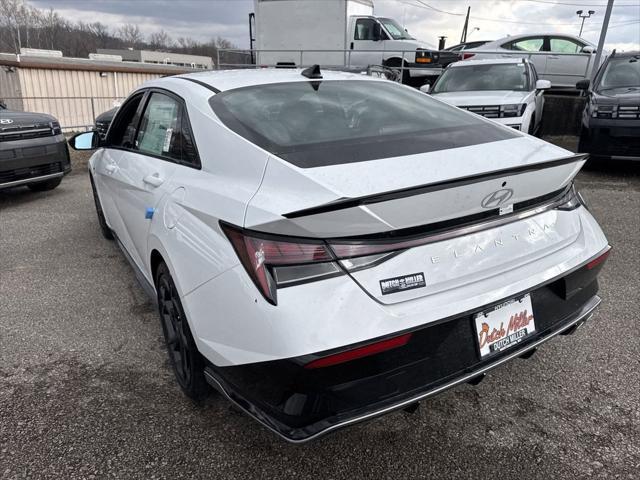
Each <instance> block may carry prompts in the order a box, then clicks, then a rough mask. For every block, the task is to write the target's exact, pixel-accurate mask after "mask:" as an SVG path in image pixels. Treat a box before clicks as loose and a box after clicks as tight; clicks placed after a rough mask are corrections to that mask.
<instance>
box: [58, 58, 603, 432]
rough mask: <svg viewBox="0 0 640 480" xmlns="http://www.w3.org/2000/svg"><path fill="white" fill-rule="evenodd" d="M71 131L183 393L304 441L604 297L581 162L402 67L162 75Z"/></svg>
mask: <svg viewBox="0 0 640 480" xmlns="http://www.w3.org/2000/svg"><path fill="white" fill-rule="evenodd" d="M70 142H71V145H72V146H73V147H74V148H76V149H91V148H96V147H97V149H96V151H95V153H94V154H93V156H92V157H91V160H90V162H89V173H90V178H91V185H92V187H93V191H94V195H95V202H96V209H97V212H98V220H99V223H100V227H101V229H102V232H103V234H104V235H105V237H107V238H113V237H115V238H117V239H118V240H119V242H120V244H121V245H122V248H123V251H124V252H126V255H125V256H127V257H128V258H129V259H130V261H131V262H132V265H133V267H134V269H135V271H136V272H137V274H138V276H139V278H140V279H141V282H142V283H143V285H144V286H145V289H146V290H147V291H148V292H149V293H150V294H151V295H153V297H154V298H155V299H156V300H157V303H158V306H159V312H160V320H161V323H162V326H163V329H164V334H165V339H166V342H167V348H168V352H169V358H170V360H171V364H172V365H173V369H174V372H175V376H176V379H177V381H178V383H179V384H180V386H181V387H182V389H183V390H184V392H185V393H186V394H187V395H189V396H191V397H193V398H202V397H203V396H205V395H206V394H207V391H208V386H209V385H211V386H212V387H213V388H214V389H216V390H217V391H219V392H221V393H222V394H223V395H224V396H226V397H228V398H229V399H230V400H231V401H232V402H234V403H236V404H237V405H238V406H239V408H241V409H242V410H243V411H245V412H246V413H248V414H249V415H251V416H252V417H254V418H255V419H256V420H258V421H259V422H261V423H263V424H264V425H266V426H267V427H268V428H270V429H272V430H273V431H274V432H277V433H278V434H279V435H281V436H282V437H284V438H285V439H287V440H290V441H292V442H303V441H307V440H310V439H312V438H315V437H317V436H319V435H322V434H324V433H327V432H330V431H333V430H335V429H337V428H340V427H344V426H347V425H351V424H353V423H355V422H359V421H363V420H367V419H370V418H373V417H375V416H378V415H381V414H384V413H387V412H390V411H392V410H395V409H399V408H408V407H411V406H413V405H415V404H416V402H418V401H419V400H421V399H423V398H426V397H428V396H431V395H434V394H436V393H438V392H441V391H443V390H445V389H446V388H449V387H452V386H454V385H458V384H461V383H465V382H477V381H479V380H481V379H482V378H483V376H484V374H485V372H487V371H488V370H490V369H492V368H494V367H497V366H498V365H500V364H502V363H504V362H506V361H508V360H511V359H515V358H518V357H522V356H528V355H530V354H532V353H533V352H534V351H535V348H536V347H538V346H539V345H540V344H542V343H543V342H546V341H547V340H549V339H550V338H552V337H554V336H555V335H557V334H560V333H569V332H572V331H574V330H575V328H576V327H577V326H579V325H580V324H582V322H584V321H585V320H587V319H588V318H589V317H590V315H591V313H592V312H593V311H594V309H595V308H596V307H597V305H598V304H599V303H600V299H599V297H598V296H597V290H598V284H597V280H596V277H597V275H598V272H599V270H600V268H601V267H602V263H603V261H604V260H605V259H606V257H607V255H608V252H609V246H608V243H607V239H606V238H605V236H604V234H603V232H602V230H601V229H600V227H599V226H598V224H597V222H596V221H595V219H594V218H593V216H592V215H591V213H590V212H589V211H588V210H587V209H586V208H585V207H584V205H583V203H582V200H581V197H580V196H579V195H578V194H577V193H576V190H575V187H574V185H573V178H574V177H575V175H576V174H577V173H578V171H579V170H580V168H581V167H582V165H583V164H584V162H585V156H584V155H575V154H573V153H571V152H569V151H567V150H564V149H562V148H560V147H557V146H554V145H551V144H548V143H546V142H543V141H542V140H540V139H537V138H534V137H531V136H528V135H525V134H523V133H521V132H518V131H516V130H513V129H508V128H504V127H502V126H499V125H496V124H495V123H494V122H492V121H490V120H487V119H485V118H483V117H480V116H478V115H473V114H470V113H469V112H465V111H462V110H460V109H457V108H454V107H452V106H450V105H447V104H446V103H443V102H440V101H437V100H435V99H433V98H431V97H429V96H428V95H424V94H422V93H421V92H419V91H417V90H415V89H412V88H410V87H407V86H403V85H400V84H398V83H394V82H390V81H387V80H380V79H375V78H371V77H366V76H362V75H357V74H348V73H344V72H321V71H320V69H319V67H318V66H315V67H313V68H310V69H306V70H304V71H302V72H301V71H300V70H292V69H270V70H267V69H259V70H236V71H233V72H219V71H217V72H207V73H201V74H191V75H184V76H177V77H169V78H163V79H158V80H153V81H150V82H148V83H146V84H144V85H142V86H141V87H139V88H137V89H136V90H135V91H134V92H133V93H132V94H131V95H130V97H129V98H128V99H127V100H126V101H125V102H124V104H123V105H122V107H121V108H120V109H119V110H118V112H117V113H116V116H115V118H114V120H113V124H112V126H111V128H110V129H109V133H108V134H107V138H106V140H105V141H104V142H103V141H101V140H100V137H99V135H98V134H97V133H95V132H88V133H83V134H81V135H78V136H76V137H74V138H72V139H71V141H70ZM92 145H93V147H92ZM526 368H527V367H522V368H520V369H519V371H520V372H521V374H522V375H523V376H526ZM504 373H505V372H503V374H504Z"/></svg>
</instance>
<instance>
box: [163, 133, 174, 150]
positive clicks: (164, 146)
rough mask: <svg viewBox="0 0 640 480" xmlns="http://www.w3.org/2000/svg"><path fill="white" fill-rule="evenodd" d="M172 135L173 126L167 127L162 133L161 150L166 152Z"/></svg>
mask: <svg viewBox="0 0 640 480" xmlns="http://www.w3.org/2000/svg"><path fill="white" fill-rule="evenodd" d="M172 135H173V128H167V131H166V132H165V134H164V145H162V151H163V152H168V151H169V147H170V146H171V136H172Z"/></svg>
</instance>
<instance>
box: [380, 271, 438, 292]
mask: <svg viewBox="0 0 640 480" xmlns="http://www.w3.org/2000/svg"><path fill="white" fill-rule="evenodd" d="M426 285H427V284H426V282H425V281H424V273H423V272H420V273H412V274H410V275H403V276H402V277H393V278H386V279H384V280H380V290H382V295H388V294H390V293H396V292H404V291H405V290H411V289H414V288H421V287H425V286H426Z"/></svg>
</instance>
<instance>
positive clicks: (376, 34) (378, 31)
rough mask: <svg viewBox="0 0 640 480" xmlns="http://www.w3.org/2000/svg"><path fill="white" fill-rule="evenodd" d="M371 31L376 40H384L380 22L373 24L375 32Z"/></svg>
mask: <svg viewBox="0 0 640 480" xmlns="http://www.w3.org/2000/svg"><path fill="white" fill-rule="evenodd" d="M371 33H372V37H373V41H374V42H379V41H380V40H382V26H381V25H380V24H379V23H378V22H376V23H374V24H373V32H371Z"/></svg>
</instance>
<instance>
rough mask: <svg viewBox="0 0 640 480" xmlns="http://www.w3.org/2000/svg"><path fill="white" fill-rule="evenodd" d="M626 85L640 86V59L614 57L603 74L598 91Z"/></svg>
mask: <svg viewBox="0 0 640 480" xmlns="http://www.w3.org/2000/svg"><path fill="white" fill-rule="evenodd" d="M624 87H640V60H639V59H638V58H636V57H632V58H629V57H627V58H624V57H623V58H612V59H611V60H610V61H609V63H608V64H607V67H606V69H605V71H604V73H603V74H602V79H601V80H600V85H598V91H601V90H608V89H614V88H624Z"/></svg>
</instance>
